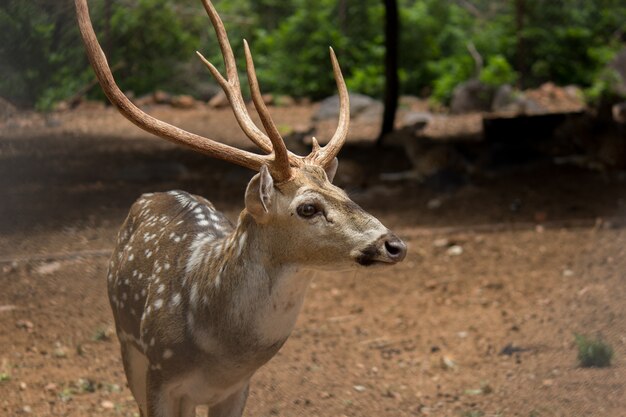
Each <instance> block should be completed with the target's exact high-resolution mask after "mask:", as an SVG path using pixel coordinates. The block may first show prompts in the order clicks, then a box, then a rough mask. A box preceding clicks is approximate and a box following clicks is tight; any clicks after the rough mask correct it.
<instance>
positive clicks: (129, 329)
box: [75, 0, 406, 417]
mask: <svg viewBox="0 0 626 417" xmlns="http://www.w3.org/2000/svg"><path fill="white" fill-rule="evenodd" d="M202 2H203V4H204V7H205V10H206V11H207V13H208V15H209V17H210V19H211V22H212V24H213V26H214V28H215V32H216V34H217V38H218V41H219V44H220V48H221V50H222V55H223V57H224V62H225V64H226V73H227V77H223V76H222V75H221V74H220V73H219V72H218V71H217V69H215V67H214V66H213V65H212V64H211V63H209V62H208V61H206V59H204V58H203V57H202V56H201V55H200V57H201V59H202V60H203V61H204V63H205V64H206V66H207V67H208V69H209V70H210V71H211V73H212V74H213V76H214V77H215V79H216V80H217V82H218V83H219V84H220V86H221V87H222V89H223V90H224V91H225V93H226V95H227V97H228V99H229V101H230V104H231V106H232V108H233V111H234V113H235V117H236V119H237V122H238V123H239V125H240V127H241V128H242V130H243V131H244V133H245V134H246V135H247V136H248V137H249V138H250V140H252V142H254V143H255V144H256V145H257V146H258V147H259V148H260V149H261V151H263V152H265V154H256V153H252V152H248V151H245V150H242V149H238V148H233V147H231V146H227V145H224V144H221V143H219V142H216V141H214V140H211V139H209V138H205V137H201V136H199V135H196V134H193V133H190V132H186V131H184V130H182V129H179V128H177V127H174V126H172V125H170V124H167V123H165V122H163V121H160V120H158V119H155V118H154V117H152V116H150V115H148V114H146V113H145V112H143V111H142V110H141V109H139V108H138V107H136V106H135V105H134V104H133V103H132V102H131V101H130V100H129V99H128V97H126V96H125V95H124V94H123V93H122V92H121V90H120V89H119V88H118V87H117V85H116V84H115V80H114V79H113V75H112V74H111V70H110V68H109V66H108V63H107V62H106V58H105V56H104V53H103V52H102V49H101V48H100V45H99V43H98V40H97V38H96V35H95V33H94V31H93V27H92V25H91V21H90V19H89V11H88V8H87V2H86V0H75V3H76V10H77V16H78V23H79V27H80V31H81V35H82V37H83V40H84V42H85V47H86V50H87V55H88V57H89V60H90V62H91V64H92V66H93V68H94V70H95V72H96V76H97V77H98V81H99V82H100V85H101V86H102V87H103V90H104V92H105V94H106V95H107V97H108V98H109V100H110V101H111V102H112V103H113V104H115V105H116V106H117V108H118V110H119V111H120V112H121V113H122V114H123V115H124V116H125V117H127V118H128V119H129V120H130V121H131V122H133V123H135V124H136V125H137V126H139V127H141V128H142V129H144V130H146V131H148V132H151V133H153V134H155V135H157V136H160V137H162V138H164V139H167V140H170V141H173V142H176V143H180V144H183V145H185V146H188V147H190V148H192V149H194V150H197V151H200V152H203V153H205V154H208V155H210V156H213V157H216V158H219V159H223V160H226V161H229V162H232V163H235V164H238V165H241V166H244V167H247V168H250V169H253V170H256V171H258V174H256V175H255V176H254V177H253V178H252V179H251V180H250V182H249V184H248V187H247V189H246V193H245V198H244V200H245V209H244V210H243V211H242V212H241V214H240V216H239V219H238V222H237V225H236V226H233V225H232V224H231V223H230V222H229V221H228V220H227V219H226V217H225V216H223V215H222V214H221V213H220V212H218V211H217V210H215V208H214V207H213V205H212V204H211V203H210V202H208V201H207V200H205V199H204V198H202V197H198V196H194V195H190V194H188V193H185V192H182V191H170V192H168V193H157V194H146V195H144V196H142V197H141V198H140V199H139V200H138V201H137V202H136V203H135V204H134V205H133V207H132V208H131V210H130V213H129V215H128V217H127V219H126V222H125V223H124V225H123V226H122V229H121V230H120V233H119V236H118V241H117V245H116V249H115V250H114V253H113V255H112V258H111V261H110V265H109V272H108V276H107V279H108V292H109V301H110V303H111V308H112V310H113V316H114V319H115V326H116V330H117V334H118V339H119V340H120V346H121V351H122V359H123V364H124V371H125V372H126V378H127V380H128V384H129V387H130V389H131V391H132V393H133V396H134V397H135V399H136V401H137V403H138V405H139V409H140V411H141V414H142V416H143V417H192V416H194V415H195V407H196V406H197V405H201V404H207V405H208V406H209V417H240V416H241V415H242V413H243V409H244V405H245V402H246V398H247V393H248V384H249V381H250V378H251V377H252V375H253V374H254V373H255V372H256V370H257V369H258V368H259V367H260V366H262V365H263V364H264V363H266V362H267V361H268V360H269V359H270V358H272V356H274V355H275V354H276V352H277V351H278V350H279V349H280V347H281V346H282V345H283V343H285V341H286V340H287V338H288V337H289V334H290V333H291V330H292V329H293V326H294V324H295V321H296V318H297V316H298V312H299V311H300V307H301V306H302V302H303V299H304V295H305V293H306V290H307V287H308V284H309V279H307V278H306V277H301V276H298V275H297V274H296V272H297V271H298V270H299V269H344V268H346V267H353V266H356V265H361V266H370V265H375V264H395V263H397V262H400V261H402V260H403V259H404V256H405V255H406V246H405V245H404V243H403V242H402V241H401V240H400V239H399V238H398V237H396V236H395V235H394V234H392V233H391V232H390V231H389V230H388V229H387V228H386V227H384V226H383V225H382V224H381V223H380V222H379V221H378V220H377V219H376V218H375V217H373V216H372V215H370V214H368V213H366V212H365V211H363V209H361V208H360V207H359V206H358V205H356V204H355V203H354V202H353V201H352V200H350V198H349V197H348V196H347V195H346V193H345V192H343V191H342V190H341V189H339V188H337V187H335V186H334V185H332V180H333V177H334V175H335V172H336V170H337V164H338V161H337V158H336V155H337V153H338V152H339V150H340V149H341V146H342V145H343V143H344V142H345V139H346V136H347V133H348V125H349V116H350V110H349V102H348V101H349V97H348V90H347V87H346V84H345V82H344V79H343V76H342V74H341V69H340V68H339V64H338V62H337V59H336V57H335V54H334V52H333V51H332V49H331V51H330V57H331V62H332V65H333V72H334V75H335V81H336V83H337V87H338V89H339V102H340V115H339V123H338V126H337V130H336V131H335V134H334V135H333V137H332V138H331V139H330V140H329V142H328V143H327V144H326V145H325V146H324V147H321V146H319V144H318V143H317V141H316V140H313V150H312V152H311V153H310V154H309V155H307V156H305V157H303V156H298V155H295V154H293V153H292V152H290V151H289V150H287V148H286V146H285V143H284V141H283V139H282V137H281V136H280V133H279V132H278V129H277V128H276V126H275V124H274V122H273V121H272V119H271V117H270V114H269V111H268V109H267V107H266V106H265V103H264V102H263V99H262V95H261V92H260V89H259V85H258V82H257V79H256V75H255V72H254V64H253V62H252V56H251V54H250V50H249V47H248V44H247V43H246V42H245V41H244V48H245V55H246V67H247V72H248V81H249V84H250V91H251V95H252V100H253V102H254V106H255V107H256V110H257V113H258V114H259V116H260V119H261V122H262V124H263V127H264V129H265V131H266V133H267V135H265V134H264V133H263V132H261V131H260V130H259V128H258V127H257V126H256V125H255V124H254V122H253V121H252V119H251V118H250V115H249V114H248V110H247V107H246V104H245V102H244V100H243V97H242V94H241V91H240V85H239V76H238V73H237V68H236V64H235V58H234V55H233V52H232V49H231V48H230V44H229V42H228V37H227V35H226V30H225V29H224V26H223V23H222V21H221V19H220V18H219V15H218V14H217V11H216V10H215V8H214V7H213V5H212V4H211V2H210V1H209V0H202Z"/></svg>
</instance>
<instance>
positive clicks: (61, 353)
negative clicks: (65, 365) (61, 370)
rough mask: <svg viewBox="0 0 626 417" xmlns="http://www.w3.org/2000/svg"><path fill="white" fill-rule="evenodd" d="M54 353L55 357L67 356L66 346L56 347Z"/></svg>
mask: <svg viewBox="0 0 626 417" xmlns="http://www.w3.org/2000/svg"><path fill="white" fill-rule="evenodd" d="M52 355H53V356H54V357H55V358H59V359H62V358H67V349H66V348H65V346H58V347H56V348H54V350H53V351H52Z"/></svg>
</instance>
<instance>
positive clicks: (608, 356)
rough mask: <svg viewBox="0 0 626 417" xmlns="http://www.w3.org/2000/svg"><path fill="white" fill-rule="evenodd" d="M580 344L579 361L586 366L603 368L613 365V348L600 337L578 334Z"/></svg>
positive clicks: (577, 338) (578, 344)
mask: <svg viewBox="0 0 626 417" xmlns="http://www.w3.org/2000/svg"><path fill="white" fill-rule="evenodd" d="M576 344H577V346H578V361H579V362H580V366H582V367H585V368H591V367H594V368H603V367H607V366H611V360H612V359H613V349H612V348H611V346H609V345H608V344H607V343H606V342H604V341H603V340H602V339H600V338H595V339H594V338H589V337H587V336H583V335H580V334H577V335H576Z"/></svg>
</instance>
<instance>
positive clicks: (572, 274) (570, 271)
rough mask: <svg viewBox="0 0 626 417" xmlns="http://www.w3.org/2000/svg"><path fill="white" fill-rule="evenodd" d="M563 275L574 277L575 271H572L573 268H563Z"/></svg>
mask: <svg viewBox="0 0 626 417" xmlns="http://www.w3.org/2000/svg"><path fill="white" fill-rule="evenodd" d="M563 276H564V277H573V276H574V271H572V270H571V269H564V270H563Z"/></svg>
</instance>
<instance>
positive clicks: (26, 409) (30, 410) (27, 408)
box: [22, 405, 33, 414]
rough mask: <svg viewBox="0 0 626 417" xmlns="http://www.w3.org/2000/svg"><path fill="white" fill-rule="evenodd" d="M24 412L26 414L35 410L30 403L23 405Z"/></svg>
mask: <svg viewBox="0 0 626 417" xmlns="http://www.w3.org/2000/svg"><path fill="white" fill-rule="evenodd" d="M22 412H23V413H24V414H30V413H32V412H33V409H32V407H31V406H30V405H25V406H24V407H22Z"/></svg>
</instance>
